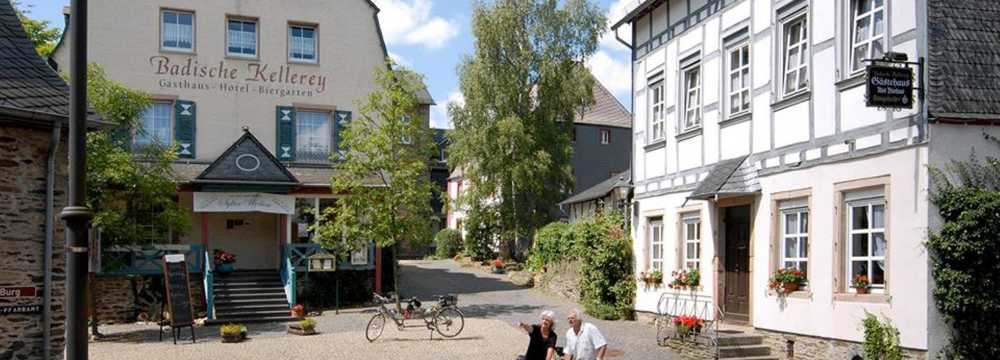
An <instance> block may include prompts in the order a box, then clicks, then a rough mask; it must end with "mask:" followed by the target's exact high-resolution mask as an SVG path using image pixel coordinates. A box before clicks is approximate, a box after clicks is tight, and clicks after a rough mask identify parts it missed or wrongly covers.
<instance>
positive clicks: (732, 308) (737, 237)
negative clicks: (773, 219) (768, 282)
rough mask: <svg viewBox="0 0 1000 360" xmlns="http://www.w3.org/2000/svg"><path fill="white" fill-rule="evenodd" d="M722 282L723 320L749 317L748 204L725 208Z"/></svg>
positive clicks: (746, 319)
mask: <svg viewBox="0 0 1000 360" xmlns="http://www.w3.org/2000/svg"><path fill="white" fill-rule="evenodd" d="M724 226H725V244H726V245H725V246H726V248H725V253H724V254H725V261H724V264H725V283H724V285H723V286H724V291H723V296H724V297H725V298H724V299H723V301H722V303H723V311H724V312H725V314H726V320H732V321H735V322H747V321H749V320H750V206H749V205H742V206H733V207H727V208H725V217H724Z"/></svg>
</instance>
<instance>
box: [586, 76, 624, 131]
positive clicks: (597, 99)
mask: <svg viewBox="0 0 1000 360" xmlns="http://www.w3.org/2000/svg"><path fill="white" fill-rule="evenodd" d="M594 80H595V81H594V85H595V86H594V104H593V105H591V106H588V107H586V108H585V109H584V110H583V113H582V114H578V115H577V117H576V120H574V121H575V122H576V123H577V124H589V125H604V126H615V127H621V128H631V127H632V113H630V112H628V110H626V109H625V106H624V105H622V103H621V102H619V101H618V98H616V97H615V95H614V94H612V93H611V91H608V88H606V87H604V84H601V82H600V81H598V80H597V79H596V78H595V79H594Z"/></svg>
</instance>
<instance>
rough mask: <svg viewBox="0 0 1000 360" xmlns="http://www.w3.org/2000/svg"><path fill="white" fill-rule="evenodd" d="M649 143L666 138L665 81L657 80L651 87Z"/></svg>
mask: <svg viewBox="0 0 1000 360" xmlns="http://www.w3.org/2000/svg"><path fill="white" fill-rule="evenodd" d="M649 99H650V101H649V104H650V106H649V109H650V110H649V141H650V142H657V141H660V140H663V139H664V138H665V137H666V136H665V135H666V131H665V129H664V126H665V125H666V122H665V119H666V113H667V109H666V106H665V102H664V100H665V99H666V88H665V87H664V82H663V79H659V80H656V81H655V82H653V85H650V87H649Z"/></svg>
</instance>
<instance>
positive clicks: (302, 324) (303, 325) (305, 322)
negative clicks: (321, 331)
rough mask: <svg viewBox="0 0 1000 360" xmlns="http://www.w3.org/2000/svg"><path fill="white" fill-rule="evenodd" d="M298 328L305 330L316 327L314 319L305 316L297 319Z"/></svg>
mask: <svg viewBox="0 0 1000 360" xmlns="http://www.w3.org/2000/svg"><path fill="white" fill-rule="evenodd" d="M299 328H300V329H302V330H305V331H312V330H315V329H316V320H315V319H313V318H305V319H302V320H299Z"/></svg>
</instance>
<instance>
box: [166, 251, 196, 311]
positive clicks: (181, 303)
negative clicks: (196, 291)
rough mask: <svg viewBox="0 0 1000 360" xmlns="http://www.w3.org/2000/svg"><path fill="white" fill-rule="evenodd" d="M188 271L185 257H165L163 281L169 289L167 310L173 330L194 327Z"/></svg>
mask: <svg viewBox="0 0 1000 360" xmlns="http://www.w3.org/2000/svg"><path fill="white" fill-rule="evenodd" d="M187 270H188V268H187V263H186V262H185V261H184V255H166V256H164V257H163V280H164V281H165V282H166V289H167V294H166V295H167V309H169V311H170V326H171V327H173V328H177V327H182V326H193V325H194V311H193V309H192V308H191V287H190V286H191V283H190V281H189V279H188V272H187Z"/></svg>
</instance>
